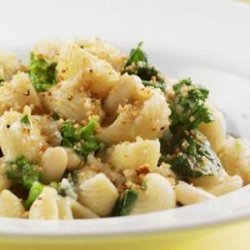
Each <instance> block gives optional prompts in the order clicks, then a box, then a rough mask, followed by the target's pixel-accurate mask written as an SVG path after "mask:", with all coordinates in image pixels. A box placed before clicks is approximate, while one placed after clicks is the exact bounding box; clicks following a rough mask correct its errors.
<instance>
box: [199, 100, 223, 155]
mask: <svg viewBox="0 0 250 250" xmlns="http://www.w3.org/2000/svg"><path fill="white" fill-rule="evenodd" d="M208 108H209V110H210V112H211V113H212V115H213V119H214V120H213V121H212V122H210V123H202V124H201V125H200V127H199V130H200V131H201V132H202V133H203V134H204V135H205V136H206V137H207V139H208V140H209V142H210V143H211V147H212V149H213V150H214V151H215V152H216V153H218V152H219V151H220V150H221V149H222V147H223V144H224V142H225V138H226V123H225V119H224V116H223V115H222V113H221V112H220V111H219V110H217V109H216V108H215V107H214V106H212V105H211V104H208Z"/></svg>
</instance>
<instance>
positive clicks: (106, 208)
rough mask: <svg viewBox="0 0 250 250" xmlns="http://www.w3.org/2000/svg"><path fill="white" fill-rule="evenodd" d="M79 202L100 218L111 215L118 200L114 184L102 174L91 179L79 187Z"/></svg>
mask: <svg viewBox="0 0 250 250" xmlns="http://www.w3.org/2000/svg"><path fill="white" fill-rule="evenodd" d="M78 195H79V201H80V202H81V203H82V204H83V205H85V206H87V207H89V208H90V209H91V210H92V211H93V212H95V213H96V214H97V215H99V216H108V215H110V213H111V211H112V209H113V207H114V205H115V202H116V200H117V198H118V191H117V189H116V187H115V186H114V184H113V183H112V182H111V181H110V180H109V179H108V178H107V177H106V176H105V175H104V174H102V173H100V174H97V175H95V176H94V177H91V178H89V179H87V180H85V181H83V182H82V183H80V186H79V192H78Z"/></svg>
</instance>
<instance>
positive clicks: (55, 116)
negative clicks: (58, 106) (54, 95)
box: [51, 112, 60, 121]
mask: <svg viewBox="0 0 250 250" xmlns="http://www.w3.org/2000/svg"><path fill="white" fill-rule="evenodd" d="M51 117H52V118H53V120H55V121H58V120H59V119H60V116H59V115H58V114H57V113H56V112H53V114H52V115H51Z"/></svg>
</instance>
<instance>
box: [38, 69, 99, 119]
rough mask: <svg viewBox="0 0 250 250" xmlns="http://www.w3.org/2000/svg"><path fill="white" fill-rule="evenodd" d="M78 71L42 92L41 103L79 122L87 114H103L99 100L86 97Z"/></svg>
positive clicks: (66, 117)
mask: <svg viewBox="0 0 250 250" xmlns="http://www.w3.org/2000/svg"><path fill="white" fill-rule="evenodd" d="M81 77H82V73H81V72H80V73H79V74H77V75H76V76H75V77H73V78H72V79H69V80H66V81H62V82H59V83H58V84H57V85H55V86H54V87H52V88H51V89H50V91H49V92H47V93H43V94H42V95H41V96H42V99H43V103H44V105H45V106H46V108H47V109H48V110H50V111H51V112H56V113H57V114H58V115H59V116H60V117H62V118H65V119H71V120H75V121H77V122H81V121H82V120H85V119H87V118H88V117H89V116H93V115H97V116H101V117H102V116H103V114H102V110H101V103H100V101H99V100H97V99H94V98H90V97H88V95H87V93H86V92H85V90H84V87H83V84H82V80H81Z"/></svg>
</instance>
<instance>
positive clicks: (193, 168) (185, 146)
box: [161, 130, 222, 178]
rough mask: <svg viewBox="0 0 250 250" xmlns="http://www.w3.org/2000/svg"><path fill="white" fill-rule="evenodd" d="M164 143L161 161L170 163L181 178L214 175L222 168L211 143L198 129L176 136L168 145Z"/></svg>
mask: <svg viewBox="0 0 250 250" xmlns="http://www.w3.org/2000/svg"><path fill="white" fill-rule="evenodd" d="M162 140H164V139H162ZM163 145H164V143H162V145H161V153H162V157H161V161H164V162H167V163H169V164H170V165H171V169H172V170H173V171H174V172H175V173H176V174H177V175H178V176H180V177H181V178H187V177H194V178H198V177H201V176H205V175H214V174H216V172H219V171H220V170H221V169H222V167H221V163H220V160H219V158H218V157H217V155H216V153H215V152H214V151H213V150H212V149H211V146H210V143H209V142H208V140H207V139H206V137H205V136H204V135H203V134H202V133H201V132H199V131H198V130H192V131H186V132H185V133H184V134H182V135H178V136H174V137H173V138H172V140H171V141H170V142H169V144H168V145H166V144H165V147H163Z"/></svg>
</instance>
